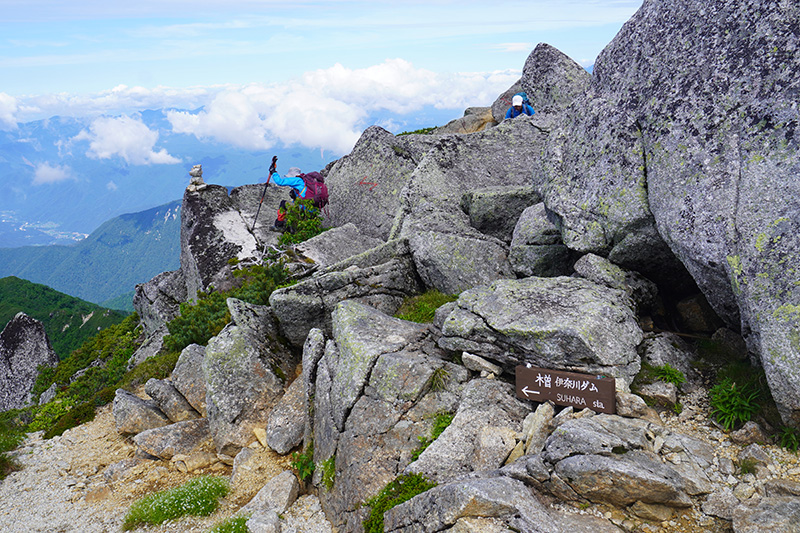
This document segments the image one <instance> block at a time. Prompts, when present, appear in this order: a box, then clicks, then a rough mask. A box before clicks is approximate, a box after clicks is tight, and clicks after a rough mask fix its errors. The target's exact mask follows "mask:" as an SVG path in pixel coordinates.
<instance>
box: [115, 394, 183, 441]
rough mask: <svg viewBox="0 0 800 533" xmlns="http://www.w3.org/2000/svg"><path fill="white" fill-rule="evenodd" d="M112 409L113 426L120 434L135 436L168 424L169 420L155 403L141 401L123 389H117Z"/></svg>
mask: <svg viewBox="0 0 800 533" xmlns="http://www.w3.org/2000/svg"><path fill="white" fill-rule="evenodd" d="M112 409H113V413H114V424H115V425H116V428H117V431H118V432H120V433H132V434H137V433H141V432H142V431H146V430H148V429H153V428H159V427H163V426H166V425H168V424H170V419H169V418H167V415H165V414H164V413H163V412H162V411H161V409H159V408H158V406H157V405H156V404H155V402H153V401H150V400H143V399H141V398H139V397H138V396H136V395H135V394H132V393H130V392H128V391H126V390H125V389H117V392H116V395H115V396H114V404H113V406H112Z"/></svg>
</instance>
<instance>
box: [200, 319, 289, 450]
mask: <svg viewBox="0 0 800 533" xmlns="http://www.w3.org/2000/svg"><path fill="white" fill-rule="evenodd" d="M276 367H277V365H274V364H273V362H272V360H271V354H268V353H263V352H262V351H261V350H259V347H258V346H254V345H253V344H252V342H251V337H250V335H248V333H247V332H246V331H245V330H243V328H241V327H239V326H233V325H228V326H226V327H225V329H223V330H222V332H220V334H219V335H217V336H216V337H213V338H212V339H211V340H209V341H208V346H207V347H206V354H205V357H204V358H203V375H204V376H205V382H206V410H207V412H208V423H209V430H210V431H211V435H212V436H213V439H214V445H215V446H216V448H217V451H218V452H219V453H224V454H226V455H231V456H234V455H236V452H238V451H239V449H241V448H243V447H244V446H247V445H248V444H249V443H250V442H252V441H253V440H254V439H255V437H254V436H253V428H255V427H259V426H260V427H264V426H265V425H266V422H267V417H268V415H269V412H270V411H271V409H272V407H273V406H274V405H275V403H276V402H277V401H278V399H279V398H280V396H281V395H282V394H283V381H282V380H281V378H279V377H278V376H276V375H275V372H274V370H273V368H276Z"/></svg>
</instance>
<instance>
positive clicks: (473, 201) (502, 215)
mask: <svg viewBox="0 0 800 533" xmlns="http://www.w3.org/2000/svg"><path fill="white" fill-rule="evenodd" d="M539 202H541V196H539V194H538V193H537V192H536V191H535V190H534V189H533V187H532V186H530V185H523V186H510V187H504V186H494V187H487V188H485V189H476V190H474V191H470V192H468V193H467V194H465V195H464V196H463V197H462V200H461V207H462V208H463V209H464V212H465V213H466V214H467V216H468V217H469V223H470V225H471V226H472V227H473V228H475V229H477V230H478V231H480V232H481V233H484V234H486V235H491V236H492V237H495V238H498V239H500V240H502V241H504V242H506V243H510V242H511V240H512V237H513V235H514V228H515V227H516V225H517V220H519V218H520V216H521V215H522V213H523V212H524V211H525V209H527V208H528V207H530V206H532V205H534V204H537V203H539Z"/></svg>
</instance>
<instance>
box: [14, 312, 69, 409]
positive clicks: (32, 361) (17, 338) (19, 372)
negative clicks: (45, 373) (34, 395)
mask: <svg viewBox="0 0 800 533" xmlns="http://www.w3.org/2000/svg"><path fill="white" fill-rule="evenodd" d="M57 364H58V355H56V353H55V352H54V351H53V347H52V346H51V345H50V339H48V338H47V333H45V331H44V326H43V325H42V323H41V322H39V321H38V320H36V319H34V318H31V317H29V316H28V315H26V314H25V313H17V314H16V315H15V316H14V318H13V319H11V320H10V321H9V322H8V324H6V326H5V327H4V328H3V331H2V332H0V412H2V411H8V410H9V409H17V408H20V407H23V406H25V405H27V404H29V403H30V402H31V397H30V396H31V390H32V389H33V385H34V384H35V383H36V378H37V377H39V366H45V367H54V366H56V365H57Z"/></svg>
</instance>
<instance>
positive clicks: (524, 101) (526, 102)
mask: <svg viewBox="0 0 800 533" xmlns="http://www.w3.org/2000/svg"><path fill="white" fill-rule="evenodd" d="M514 96H521V97H522V104H523V105H531V101H530V100H528V93H525V92H519V93H516V94H515V95H514ZM511 98H512V99H513V98H514V97H513V96H512V97H511Z"/></svg>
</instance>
